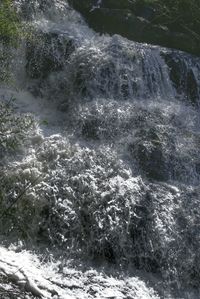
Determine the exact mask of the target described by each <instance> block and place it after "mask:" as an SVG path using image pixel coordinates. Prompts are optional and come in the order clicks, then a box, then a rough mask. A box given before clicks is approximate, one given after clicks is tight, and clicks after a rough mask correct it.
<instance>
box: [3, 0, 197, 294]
mask: <svg viewBox="0 0 200 299" xmlns="http://www.w3.org/2000/svg"><path fill="white" fill-rule="evenodd" d="M15 2H16V6H17V8H18V10H19V12H21V14H22V15H23V18H24V20H25V22H26V26H27V28H30V32H32V33H31V34H30V36H29V37H28V38H27V41H24V42H22V44H21V46H20V47H19V49H18V50H16V52H15V53H14V54H13V55H14V57H13V63H11V66H10V68H11V70H12V74H13V78H12V85H13V86H14V87H13V88H10V87H9V88H8V86H5V85H4V86H2V88H1V90H0V95H1V98H2V99H3V100H4V101H7V100H9V99H10V98H11V97H12V98H14V99H15V100H14V104H13V105H14V107H15V113H21V116H22V115H26V114H27V113H28V114H29V115H31V116H33V118H34V125H33V126H32V128H31V129H30V130H29V129H27V130H29V131H28V136H26V141H25V142H24V145H23V146H22V148H21V150H20V151H19V152H18V153H17V154H16V155H8V154H7V155H5V157H4V161H3V163H2V165H1V186H2V187H1V188H3V192H4V193H5V199H6V200H5V202H3V204H2V209H3V208H4V209H6V207H8V206H9V203H12V202H13V201H15V199H16V198H17V197H18V196H19V195H20V194H21V193H23V192H24V191H23V190H24V188H26V192H24V194H23V196H22V197H21V198H20V200H18V201H17V203H16V205H14V206H13V207H12V210H11V215H9V214H8V215H7V216H6V217H5V216H4V217H3V218H2V219H1V240H2V242H1V243H2V247H1V249H0V269H3V271H4V272H5V273H6V274H7V275H8V276H9V275H10V276H12V275H14V274H13V273H17V275H18V276H19V277H17V278H16V279H15V280H14V279H13V280H12V281H13V285H10V288H14V285H18V286H19V285H20V282H21V285H23V282H24V281H26V280H27V277H28V279H29V280H31V281H32V283H33V284H34V285H35V290H37V291H38V292H41V295H43V296H44V298H199V292H198V289H199V278H200V277H199V275H200V269H199V268H200V266H199V263H198V261H199V247H200V246H199V245H200V235H199V223H200V222H199V219H200V212H199V200H200V198H199V195H200V193H199V179H200V152H199V151H200V147H199V145H200V130H199V129H200V123H199V108H198V106H199V79H200V72H199V66H200V64H199V59H198V58H194V57H191V56H189V55H186V54H183V53H181V52H176V51H174V52H173V51H170V50H167V49H163V48H160V47H157V46H149V45H144V44H138V43H134V42H131V41H129V40H127V39H124V38H122V37H120V36H117V35H116V36H112V37H110V36H99V35H98V34H96V33H94V32H93V31H92V30H91V29H89V28H88V27H87V25H86V23H85V22H84V20H82V18H81V17H80V15H79V14H77V13H76V12H75V11H73V10H72V9H71V8H70V7H69V6H68V4H66V1H52V0H51V1H47V4H46V5H47V7H48V9H47V7H46V6H45V4H44V3H43V2H42V1H15ZM98 5H99V4H98ZM180 78H181V79H180ZM27 186H28V187H27ZM3 246H4V247H3ZM9 267H10V268H9ZM20 275H21V276H20ZM26 283H27V282H26ZM24 284H25V283H24ZM23 286H24V285H23ZM7 287H8V286H7ZM4 288H6V286H5V285H4ZM25 289H26V290H28V291H30V288H28V287H25ZM32 293H34V292H32ZM30 296H31V295H30Z"/></svg>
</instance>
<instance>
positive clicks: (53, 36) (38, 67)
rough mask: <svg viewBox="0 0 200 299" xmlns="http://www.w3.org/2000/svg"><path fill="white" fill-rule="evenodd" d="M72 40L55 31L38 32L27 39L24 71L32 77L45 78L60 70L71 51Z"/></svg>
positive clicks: (72, 47) (72, 46) (72, 48)
mask: <svg viewBox="0 0 200 299" xmlns="http://www.w3.org/2000/svg"><path fill="white" fill-rule="evenodd" d="M74 48H75V46H74V43H73V41H72V40H71V39H70V38H68V37H66V36H65V35H64V34H60V33H57V32H49V33H44V32H38V33H36V34H34V36H33V37H32V38H31V39H29V41H28V42H27V47H26V59H27V64H26V72H27V75H28V76H29V77H30V78H32V79H39V78H46V77H47V76H48V75H49V74H50V73H51V72H54V71H60V70H62V69H63V66H64V64H65V62H66V60H67V58H68V57H69V55H70V54H71V53H72V52H73V50H74Z"/></svg>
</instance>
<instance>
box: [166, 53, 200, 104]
mask: <svg viewBox="0 0 200 299" xmlns="http://www.w3.org/2000/svg"><path fill="white" fill-rule="evenodd" d="M162 56H163V57H164V59H165V62H166V63H167V65H168V67H169V71H170V79H171V81H172V82H173V84H174V87H175V88H176V90H177V93H178V94H179V95H182V96H185V97H186V99H188V100H189V101H190V102H191V103H192V104H193V105H198V104H199V103H198V102H199V93H200V90H199V82H198V76H197V75H196V74H195V71H194V70H195V68H196V73H197V74H198V61H196V63H195V62H194V61H193V57H191V60H190V61H189V63H188V61H187V60H185V59H184V56H182V55H180V54H179V55H178V54H176V53H173V52H172V53H162Z"/></svg>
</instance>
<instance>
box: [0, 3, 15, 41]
mask: <svg viewBox="0 0 200 299" xmlns="http://www.w3.org/2000/svg"><path fill="white" fill-rule="evenodd" d="M19 25H20V22H19V19H18V17H17V14H16V12H15V10H14V8H13V6H12V3H11V1H10V0H2V1H1V3H0V41H1V43H5V44H10V43H11V44H16V40H17V38H18V36H19Z"/></svg>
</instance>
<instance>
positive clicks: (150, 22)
mask: <svg viewBox="0 0 200 299" xmlns="http://www.w3.org/2000/svg"><path fill="white" fill-rule="evenodd" d="M69 1H70V3H71V5H72V6H73V7H74V8H75V9H77V10H78V11H79V12H81V13H82V14H83V16H84V17H85V19H86V21H87V22H88V24H89V25H90V26H91V27H92V28H93V29H94V30H96V31H98V32H100V33H109V34H120V35H122V36H124V37H127V38H128V39H130V40H134V41H138V42H145V43H150V44H155V45H161V46H164V47H168V48H175V49H179V50H183V51H186V52H189V53H192V54H195V55H200V46H199V45H200V2H199V1H195V0H192V1H189V0H177V1H173V0H170V1H167V0H132V1H129V0H124V1H115V0H102V2H101V5H100V6H98V7H96V8H95V9H93V8H94V2H95V1H92V0H85V1H79V0H69Z"/></svg>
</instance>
